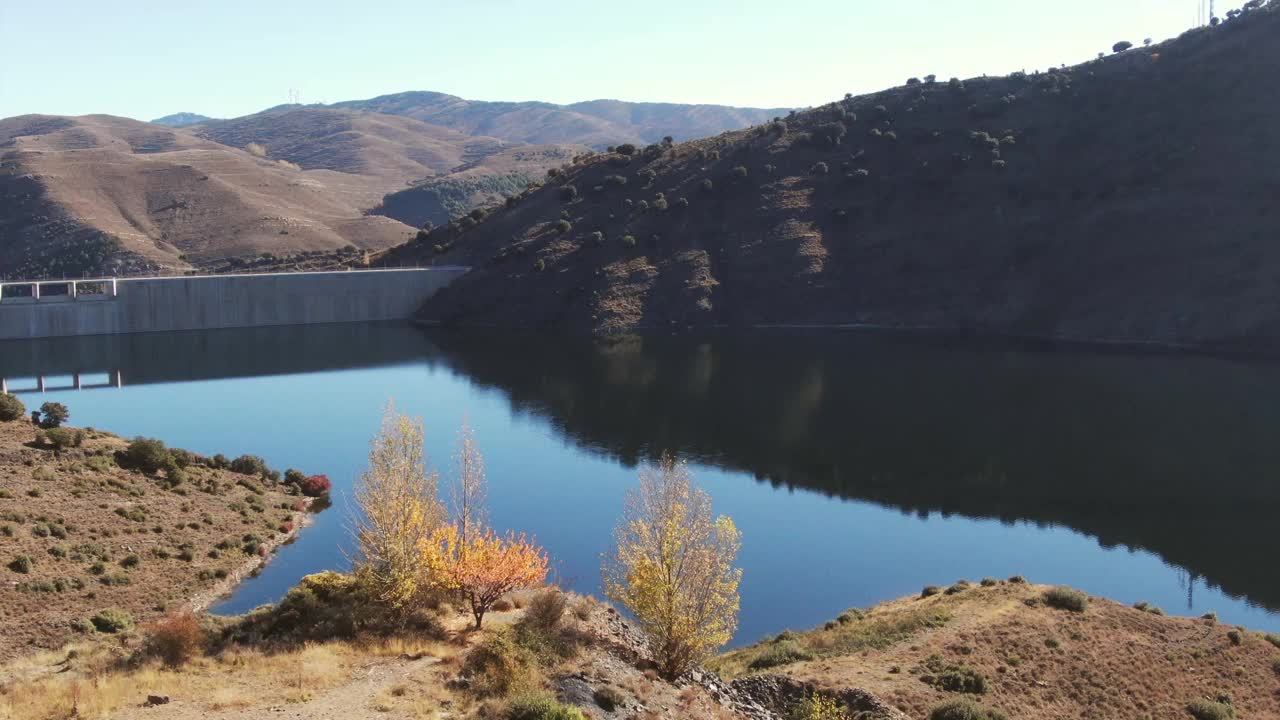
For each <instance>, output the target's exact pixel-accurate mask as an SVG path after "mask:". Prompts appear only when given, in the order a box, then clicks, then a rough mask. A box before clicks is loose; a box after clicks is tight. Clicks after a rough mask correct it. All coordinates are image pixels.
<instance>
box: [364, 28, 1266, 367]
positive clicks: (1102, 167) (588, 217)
mask: <svg viewBox="0 0 1280 720" xmlns="http://www.w3.org/2000/svg"><path fill="white" fill-rule="evenodd" d="M1276 10H1277V6H1276V4H1274V3H1273V4H1272V5H1270V6H1268V7H1266V8H1263V9H1258V10H1254V11H1252V12H1248V13H1246V14H1244V15H1243V16H1241V17H1239V18H1237V19H1233V20H1230V21H1228V22H1226V23H1224V24H1222V25H1221V26H1219V27H1216V28H1212V29H1210V28H1205V29H1197V30H1193V31H1190V32H1188V33H1186V34H1184V35H1183V36H1181V37H1179V38H1177V39H1175V40H1171V41H1169V42H1166V43H1163V44H1160V45H1156V46H1153V47H1149V48H1141V49H1133V50H1129V51H1126V52H1122V53H1118V54H1116V55H1113V56H1109V57H1107V58H1105V59H1100V60H1098V61H1094V62H1089V63H1086V64H1083V65H1080V66H1076V67H1072V68H1060V69H1054V70H1051V71H1048V72H1043V73H1040V72H1037V73H1033V74H1030V75H1028V74H1023V73H1015V74H1013V75H1010V76H1008V77H999V78H973V79H969V80H964V81H961V80H959V79H955V80H952V81H950V82H946V81H941V82H933V81H932V78H926V79H925V80H924V81H923V82H922V81H915V82H912V83H910V84H908V85H906V86H903V87H898V88H893V89H889V90H886V91H883V92H880V93H876V94H872V95H865V96H860V97H846V98H845V99H843V100H841V101H838V102H835V103H832V104H830V105H827V106H824V107H821V108H817V109H814V110H812V111H808V112H803V113H797V114H796V115H794V116H792V117H789V118H787V119H786V120H785V121H783V122H777V123H770V124H767V125H763V126H758V127H753V128H750V129H747V130H742V131H737V132H730V133H725V134H723V135H721V136H717V137H713V138H707V139H703V140H698V141H694V142H688V143H680V144H675V145H669V146H668V145H665V144H658V145H652V146H649V147H644V148H635V149H633V148H630V147H626V148H623V151H624V153H625V154H624V153H608V154H600V155H596V156H594V157H590V158H586V159H583V160H582V161H580V162H578V163H576V164H573V165H570V166H568V167H566V168H564V170H563V172H562V173H561V175H560V176H558V177H556V178H555V179H554V180H553V181H550V182H548V183H547V184H546V186H544V187H542V188H540V189H538V190H537V191H535V192H530V193H528V194H526V195H524V196H523V197H521V198H520V199H519V201H518V202H515V203H514V204H513V206H512V207H508V208H505V209H496V210H495V211H493V212H489V213H486V214H484V216H483V217H484V219H483V221H482V222H479V223H478V224H477V225H475V226H474V227H468V226H470V225H472V223H463V224H458V225H455V226H452V227H446V228H441V229H439V230H437V231H435V232H434V233H432V234H431V236H430V237H428V238H426V239H424V240H423V241H421V242H418V243H415V244H412V245H410V246H407V247H403V248H399V249H397V250H395V251H394V252H392V253H390V254H389V256H388V260H390V261H404V260H406V259H425V258H430V257H432V256H433V255H434V256H435V257H436V258H437V260H438V261H439V262H446V263H451V264H471V265H473V266H474V267H475V270H474V271H473V272H472V273H471V274H470V275H469V276H467V277H465V278H463V279H462V280H460V281H459V282H457V283H455V284H454V285H452V286H451V287H450V288H448V289H447V291H445V292H442V293H440V294H439V295H437V296H436V297H435V298H433V300H432V301H431V302H430V303H429V304H428V306H427V307H426V308H424V310H423V313H422V318H423V319H424V320H426V321H429V322H447V323H462V324H475V325H503V326H530V327H552V326H554V327H560V328H568V329H575V330H593V331H597V332H625V331H630V330H635V329H645V328H649V329H653V328H671V327H684V326H709V325H764V324H843V323H870V324H877V325H888V326H916V327H943V328H956V329H964V330H975V331H989V332H1002V333H1014V334H1022V335H1043V336H1055V337H1065V338H1076V339H1090V340H1101V341H1116V342H1162V343H1194V344H1201V345H1214V346H1239V345H1246V346H1248V347H1252V348H1257V347H1261V346H1272V347H1275V346H1276V341H1278V340H1280V313H1278V312H1277V311H1280V300H1277V299H1276V298H1275V296H1274V293H1273V292H1272V288H1273V287H1274V286H1275V285H1276V283H1277V282H1280V247H1277V246H1276V245H1275V243H1274V242H1272V241H1271V238H1272V236H1273V235H1274V229H1275V227H1276V216H1275V208H1274V206H1273V204H1272V203H1270V202H1269V201H1268V198H1269V197H1271V196H1274V195H1275V194H1276V192H1277V191H1280V136H1278V134H1277V133H1278V132H1280V131H1277V127H1276V125H1275V123H1274V122H1273V119H1274V117H1275V116H1276V114H1277V111H1280V100H1278V99H1277V96H1275V95H1274V94H1273V93H1265V92H1259V88H1260V87H1262V86H1263V85H1264V84H1265V83H1266V78H1267V77H1269V73H1270V68H1273V67H1275V66H1276V64H1277V63H1278V62H1280V44H1277V43H1275V42H1274V41H1273V40H1274V38H1275V37H1276V33H1277V32H1278V31H1280V12H1277V11H1276ZM562 221H563V222H562ZM597 233H599V234H597ZM437 246H438V248H439V249H438V250H437V249H436V248H437Z"/></svg>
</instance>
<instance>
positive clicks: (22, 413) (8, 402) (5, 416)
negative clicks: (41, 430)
mask: <svg viewBox="0 0 1280 720" xmlns="http://www.w3.org/2000/svg"><path fill="white" fill-rule="evenodd" d="M26 415H27V406H26V405H23V404H22V401H21V400H19V399H18V398H17V397H15V396H13V395H11V394H9V393H0V422H13V421H15V420H21V419H22V418H24V417H26Z"/></svg>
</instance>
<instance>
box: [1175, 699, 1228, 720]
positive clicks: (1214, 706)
mask: <svg viewBox="0 0 1280 720" xmlns="http://www.w3.org/2000/svg"><path fill="white" fill-rule="evenodd" d="M1187 712H1189V713H1191V717H1193V718H1195V719H1196V720H1233V719H1234V718H1235V716H1236V709H1235V707H1234V706H1232V705H1231V703H1226V702H1213V701H1211V700H1196V701H1194V702H1192V703H1191V704H1189V705H1187Z"/></svg>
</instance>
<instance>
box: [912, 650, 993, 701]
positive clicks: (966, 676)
mask: <svg viewBox="0 0 1280 720" xmlns="http://www.w3.org/2000/svg"><path fill="white" fill-rule="evenodd" d="M923 664H924V667H925V669H926V670H927V671H928V673H927V674H924V675H921V676H920V680H921V681H922V682H924V683H925V684H927V685H931V686H933V687H935V688H937V689H939V690H943V691H945V692H956V693H970V694H973V695H981V694H983V693H985V692H986V691H987V679H986V678H984V677H983V676H982V675H981V673H979V672H978V671H976V670H974V669H973V668H969V667H964V666H963V665H948V664H947V663H946V662H944V661H943V659H942V658H941V657H939V656H937V655H931V656H929V658H928V659H927V660H925V661H924V663H923Z"/></svg>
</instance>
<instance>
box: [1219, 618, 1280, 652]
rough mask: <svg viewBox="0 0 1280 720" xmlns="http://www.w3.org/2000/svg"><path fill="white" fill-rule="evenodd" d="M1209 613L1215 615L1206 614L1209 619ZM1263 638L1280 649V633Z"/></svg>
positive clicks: (1269, 634)
mask: <svg viewBox="0 0 1280 720" xmlns="http://www.w3.org/2000/svg"><path fill="white" fill-rule="evenodd" d="M1209 615H1213V613H1207V614H1206V615H1205V618H1206V619H1208V617H1209ZM1213 619H1214V620H1217V619H1218V616H1217V615H1213ZM1263 639H1265V640H1266V641H1267V642H1269V643H1271V644H1272V645H1274V646H1276V648H1278V649H1280V635H1272V634H1271V633H1267V634H1266V635H1264V636H1263Z"/></svg>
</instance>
